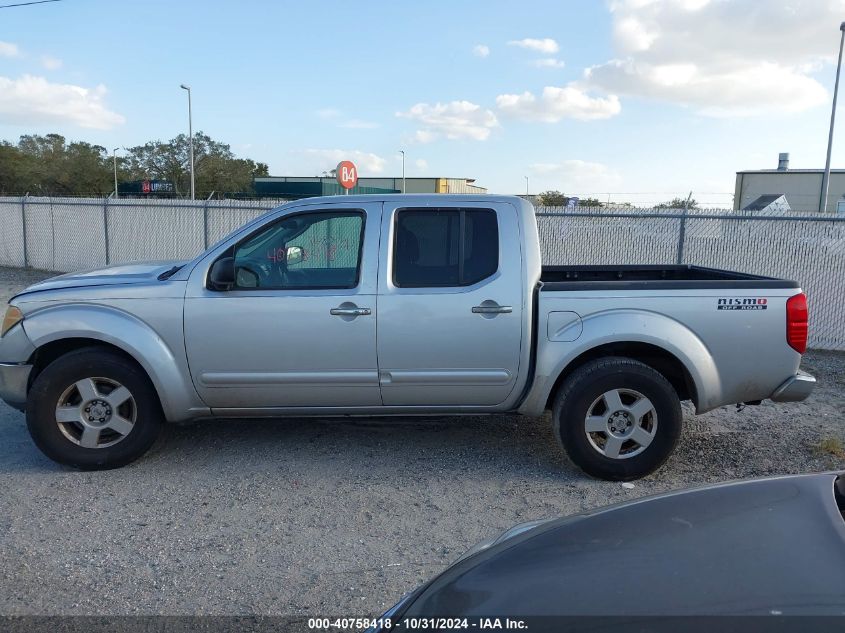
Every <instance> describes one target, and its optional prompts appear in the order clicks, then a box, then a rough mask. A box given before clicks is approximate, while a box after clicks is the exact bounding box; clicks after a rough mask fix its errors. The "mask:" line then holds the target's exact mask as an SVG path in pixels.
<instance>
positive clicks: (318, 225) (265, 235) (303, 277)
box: [234, 211, 364, 289]
mask: <svg viewBox="0 0 845 633" xmlns="http://www.w3.org/2000/svg"><path fill="white" fill-rule="evenodd" d="M363 232H364V215H363V213H361V212H359V211H332V212H328V211H326V212H318V213H304V214H299V215H293V216H290V217H287V218H284V219H282V220H280V221H279V222H276V223H275V224H273V225H272V226H269V227H267V228H265V229H264V230H262V231H260V232H259V233H257V234H255V235H253V236H252V237H250V238H248V239H247V240H246V241H244V242H241V244H239V245H238V246H237V247H236V248H235V255H234V257H235V287H236V288H240V289H254V288H258V289H262V288H264V289H266V288H275V289H297V288H300V289H304V288H354V287H355V286H357V285H358V275H359V270H360V267H361V240H362V239H363Z"/></svg>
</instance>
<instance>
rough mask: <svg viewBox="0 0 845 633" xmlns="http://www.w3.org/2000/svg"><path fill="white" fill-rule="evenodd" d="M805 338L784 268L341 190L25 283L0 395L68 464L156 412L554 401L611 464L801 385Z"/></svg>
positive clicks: (631, 462)
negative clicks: (146, 251)
mask: <svg viewBox="0 0 845 633" xmlns="http://www.w3.org/2000/svg"><path fill="white" fill-rule="evenodd" d="M137 239H139V240H143V239H144V236H143V235H139V236H138V237H137ZM806 341H807V304H806V299H805V297H804V295H803V294H802V293H801V290H800V289H799V288H798V286H797V284H796V283H794V282H791V281H781V280H777V279H770V278H766V277H757V276H752V275H744V274H739V273H733V272H726V271H721V270H711V269H705V268H697V267H694V266H637V267H624V266H615V267H610V266H599V267H597V266H580V267H578V266H576V267H561V266H548V267H544V266H542V265H541V262H540V245H539V240H538V233H537V224H536V220H535V217H534V210H533V208H532V207H531V205H530V204H529V203H527V202H525V201H524V200H521V199H519V198H513V197H503V196H447V195H425V196H424V195H419V196H418V195H398V196H338V197H330V198H311V199H307V200H302V201H298V202H293V203H290V204H286V205H284V206H281V207H279V208H277V209H274V210H272V211H270V212H269V213H267V214H265V215H264V216H262V217H260V218H258V219H257V220H255V221H253V222H251V223H250V224H247V225H246V226H244V227H243V228H241V229H239V230H238V231H236V232H235V233H233V234H232V235H230V236H229V237H227V238H225V239H224V240H222V241H221V242H220V243H218V244H217V245H215V246H213V247H212V248H210V249H209V250H207V251H206V252H205V253H202V254H201V255H199V256H198V257H196V258H195V259H193V260H191V261H189V262H176V263H174V262H157V263H141V264H129V265H122V266H115V267H112V268H107V269H102V270H92V271H87V272H81V273H77V274H70V275H62V276H59V277H54V278H52V279H48V280H46V281H43V282H41V283H38V284H35V285H34V286H31V287H30V288H28V289H26V290H25V291H24V292H22V293H20V294H18V295H17V296H15V297H14V298H13V299H12V300H11V301H10V304H9V306H8V308H7V311H6V314H5V318H4V321H3V325H2V338H0V397H2V398H3V399H4V400H5V401H6V402H7V403H9V404H11V405H12V406H14V407H17V408H19V409H21V410H25V411H26V421H27V425H28V427H29V430H30V433H31V435H32V437H33V439H34V441H35V443H36V444H37V445H38V447H39V448H40V449H41V450H42V451H43V452H44V453H46V454H47V455H48V456H49V457H51V458H52V459H54V460H56V461H59V462H61V463H64V464H70V465H73V466H76V467H79V468H86V469H95V468H112V467H117V466H121V465H123V464H126V463H128V462H130V461H132V460H134V459H136V458H138V457H139V456H140V455H142V454H143V453H144V452H145V451H146V450H147V449H148V448H149V447H150V446H151V445H152V443H153V442H154V440H155V439H156V436H157V435H158V432H159V430H160V428H161V425H162V424H163V423H164V421H170V422H179V421H185V420H189V419H195V418H211V417H224V418H232V417H246V416H256V417H257V416H261V417H267V416H306V415H311V416H376V415H402V416H408V415H416V414H425V415H449V416H452V415H456V414H473V415H477V414H484V413H501V412H513V413H518V414H522V415H530V416H538V415H541V414H543V412H544V411H546V410H548V409H550V410H551V411H552V420H553V424H554V432H555V435H556V437H557V438H558V439H559V441H560V442H561V444H562V445H563V447H564V449H565V450H566V452H567V453H568V454H569V456H570V457H571V459H572V461H573V462H575V463H576V464H577V465H578V466H580V467H581V468H582V469H583V470H585V471H586V472H587V473H590V474H592V475H594V476H597V477H602V478H607V479H615V480H626V479H633V478H637V477H641V476H643V475H645V474H647V473H650V472H652V471H654V470H655V469H656V468H658V467H659V466H660V465H661V464H662V463H663V462H664V461H665V460H666V458H667V457H668V456H669V454H670V453H671V452H672V450H673V448H674V446H675V444H676V442H677V440H678V437H679V434H680V432H681V421H682V416H681V407H680V403H681V401H682V400H691V401H692V403H693V405H694V406H695V409H696V411H697V412H698V413H702V412H704V411H709V410H711V409H714V408H716V407H719V406H722V405H726V404H732V403H759V401H761V400H763V399H766V398H768V399H771V400H775V401H779V402H784V401H794V400H802V399H804V398H806V397H807V396H808V395H809V394H810V392H811V391H812V389H813V386H814V384H815V380H814V379H813V378H812V377H811V376H809V375H807V374H805V373H803V372H800V371H799V369H798V367H799V364H800V362H801V354H802V353H803V352H804V350H805V347H806Z"/></svg>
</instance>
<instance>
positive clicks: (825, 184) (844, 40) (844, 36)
mask: <svg viewBox="0 0 845 633" xmlns="http://www.w3.org/2000/svg"><path fill="white" fill-rule="evenodd" d="M839 30H840V31H841V35H840V37H839V62H838V63H837V64H836V83H835V84H834V87H833V107H832V108H831V110H830V133H829V134H828V137H827V162H826V163H825V166H824V176H823V177H822V199H821V200H820V201H819V211H821V212H823V213H824V212H825V211H827V195H828V191H829V190H830V153H831V150H832V149H833V123H834V120H835V119H836V97H837V95H838V94H839V71H840V70H841V69H842V45H843V44H845V22H843V23H842V24H840V25H839Z"/></svg>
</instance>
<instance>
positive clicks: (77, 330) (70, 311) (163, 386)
mask: <svg viewBox="0 0 845 633" xmlns="http://www.w3.org/2000/svg"><path fill="white" fill-rule="evenodd" d="M23 327H24V330H25V331H26V334H27V336H28V337H29V339H30V341H32V344H33V345H34V346H35V348H36V351H37V350H38V349H39V348H41V347H43V346H44V345H47V344H48V343H52V342H54V341H59V340H62V339H71V338H82V339H92V340H96V341H102V342H103V343H108V344H109V345H113V346H114V347H117V348H118V349H120V350H122V351H124V352H125V353H127V354H128V355H129V356H131V357H132V358H133V359H134V360H135V361H136V362H137V363H138V364H139V365H140V366H141V367H142V368H143V369H144V371H145V372H146V373H147V375H148V376H149V378H150V380H151V382H152V383H153V387H154V388H155V390H156V392H157V393H158V396H159V400H160V401H161V406H162V410H163V412H164V416H165V419H167V420H169V421H179V420H185V419H188V418H190V417H195V415H196V413H197V410H198V409H201V410H203V411H208V408H207V407H206V406H205V405H204V404H203V402H202V401H201V400H200V397H199V395H198V394H197V392H196V389H195V388H194V385H193V383H192V382H191V378H190V372H189V371H188V367H187V360H186V359H184V358H182V359H181V360H180V359H179V358H177V356H176V355H174V353H173V351H172V350H171V349H170V348H169V347H168V345H167V343H166V342H165V341H164V339H162V338H161V337H160V336H159V335H158V333H156V332H155V331H154V330H153V329H152V328H150V327H149V326H148V325H147V324H146V323H144V322H143V321H141V320H140V319H138V318H137V317H135V316H133V315H131V314H129V313H128V312H125V311H123V310H119V309H117V308H112V307H106V306H102V305H91V304H84V303H71V304H62V305H58V306H50V307H47V308H43V309H41V310H37V311H36V312H33V313H32V314H30V315H27V317H26V318H25V319H24V321H23Z"/></svg>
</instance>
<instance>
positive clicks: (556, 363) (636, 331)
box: [519, 309, 722, 415]
mask: <svg viewBox="0 0 845 633" xmlns="http://www.w3.org/2000/svg"><path fill="white" fill-rule="evenodd" d="M581 323H582V327H583V331H582V333H581V335H580V336H579V337H578V338H577V339H576V340H575V341H573V342H561V343H556V342H551V341H548V340H545V341H543V343H542V345H540V342H539V341H538V342H537V343H538V346H540V347H541V349H542V351H541V352H540V353H539V354H538V358H537V374H536V378H535V385H534V387H532V389H531V392H530V393H529V394H528V396H527V397H526V399H525V401H524V402H523V404H522V405H521V406H520V408H519V412H520V413H525V414H527V415H540V414H542V411H543V410H544V409H545V405H546V402H547V401H548V399H549V397H550V396H551V392H552V389H553V388H554V386H555V383H556V382H557V379H558V378H559V377H560V376H561V374H563V373H564V372H565V371H567V369H568V368H569V367H570V365H571V363H572V361H574V360H575V359H576V358H578V357H579V356H581V355H582V354H584V353H586V352H589V351H590V350H593V349H596V348H598V347H602V346H604V345H608V344H612V343H645V344H648V345H652V346H654V347H657V348H659V349H661V350H663V351H664V352H666V353H667V354H671V355H672V356H674V357H675V358H676V359H677V360H678V361H679V362H680V363H681V364H682V365H683V366H684V368H685V369H686V371H687V373H688V374H689V376H690V377H691V378H692V382H693V384H694V386H695V390H696V393H697V395H698V403H697V407H696V412H697V413H704V412H705V411H710V410H711V409H714V408H716V407H717V406H720V404H721V394H722V384H721V377H720V375H719V370H718V368H717V367H716V363H715V361H714V359H713V355H712V354H711V353H710V350H709V349H708V348H707V346H706V345H705V344H704V342H703V341H702V340H701V339H700V338H699V337H698V335H696V334H695V332H693V331H692V330H690V329H689V328H688V327H686V326H685V325H684V324H683V323H681V322H679V321H676V320H675V319H672V318H670V317H667V316H666V315H663V314H659V313H657V312H651V311H648V310H635V309H623V310H605V311H602V312H597V313H594V314H591V315H589V316H587V317H585V318H583V319H582V321H581ZM538 335H539V336H545V335H546V333H545V332H544V331H543V328H541V332H540V333H539V334H538ZM562 352H563V353H562ZM561 353H562V355H561Z"/></svg>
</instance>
